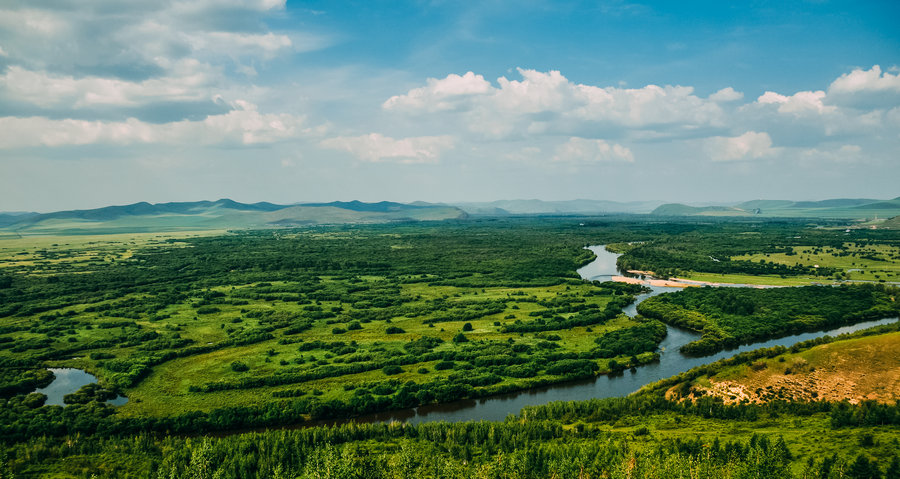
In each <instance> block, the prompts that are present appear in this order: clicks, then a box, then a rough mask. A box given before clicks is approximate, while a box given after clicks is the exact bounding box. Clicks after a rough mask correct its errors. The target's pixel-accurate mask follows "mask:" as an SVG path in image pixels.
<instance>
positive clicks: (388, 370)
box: [381, 364, 403, 376]
mask: <svg viewBox="0 0 900 479" xmlns="http://www.w3.org/2000/svg"><path fill="white" fill-rule="evenodd" d="M381 372H383V373H384V374H387V375H388V376H393V375H394V374H400V373H402V372H403V368H401V367H400V366H397V365H396V364H392V365H390V366H385V367H383V368H381Z"/></svg>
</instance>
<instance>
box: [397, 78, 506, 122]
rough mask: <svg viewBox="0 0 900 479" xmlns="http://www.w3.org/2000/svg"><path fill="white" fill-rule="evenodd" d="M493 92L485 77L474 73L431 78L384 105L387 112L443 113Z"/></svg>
mask: <svg viewBox="0 0 900 479" xmlns="http://www.w3.org/2000/svg"><path fill="white" fill-rule="evenodd" d="M490 90H491V84H490V83H489V82H487V81H486V80H485V79H484V77H483V76H481V75H476V74H474V73H472V72H467V73H466V74H464V75H462V76H460V75H456V74H452V73H451V74H450V75H447V77H446V78H443V79H440V80H439V79H436V78H429V79H428V80H426V85H425V86H423V87H420V88H414V89H412V90H410V91H409V92H408V93H407V94H405V95H397V96H392V97H391V98H388V100H387V101H385V102H384V104H383V105H382V106H383V108H385V109H386V110H408V111H431V112H433V111H442V110H450V109H453V108H455V107H456V105H457V102H458V101H459V100H460V99H462V98H464V97H466V96H469V95H482V94H485V93H488V92H489V91H490Z"/></svg>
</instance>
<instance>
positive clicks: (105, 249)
mask: <svg viewBox="0 0 900 479" xmlns="http://www.w3.org/2000/svg"><path fill="white" fill-rule="evenodd" d="M550 231H552V230H550ZM503 232H504V230H498V229H496V228H495V227H493V226H491V227H487V228H485V229H483V230H476V231H468V230H467V231H466V233H464V234H462V235H459V236H453V235H449V236H448V235H444V234H442V233H440V232H437V235H435V234H436V233H435V232H433V231H431V230H429V229H427V228H426V229H424V230H423V229H420V228H408V229H407V230H404V229H403V228H399V227H398V228H387V227H384V228H378V227H372V228H361V229H359V228H310V229H303V230H292V231H274V232H263V233H253V234H240V233H239V234H222V233H221V232H219V233H218V234H216V233H215V232H202V233H191V234H187V233H183V234H182V233H177V234H176V233H172V234H127V235H108V236H68V237H43V236H38V237H29V238H19V239H5V240H2V241H0V275H2V277H0V280H3V281H2V282H0V283H2V286H3V287H5V288H6V290H5V293H6V294H7V295H8V299H9V301H8V302H6V303H5V304H4V307H5V308H6V309H5V312H4V313H3V314H4V315H5V316H6V317H5V318H4V319H3V320H2V321H3V322H2V326H3V328H2V329H0V360H3V359H4V358H7V359H10V360H13V359H16V360H18V359H27V360H30V361H35V360H37V361H40V364H42V365H44V366H47V367H73V368H79V369H84V370H86V371H88V372H90V373H92V374H95V375H96V376H97V377H98V378H99V379H100V383H101V385H103V386H105V387H107V388H109V389H113V390H116V391H118V392H120V393H123V394H125V395H127V396H128V397H129V399H130V400H129V402H128V403H127V404H126V405H124V406H122V407H120V408H118V409H119V415H120V416H125V417H142V416H158V417H161V416H171V415H177V414H183V413H186V412H189V411H205V412H208V411H211V410H213V409H218V408H229V407H243V406H247V405H264V404H267V403H273V402H282V401H284V400H285V398H296V397H303V398H305V399H308V400H310V401H313V402H317V403H327V402H329V401H347V400H348V398H355V399H357V403H356V404H357V407H358V408H359V410H363V409H365V410H366V411H370V410H371V409H372V408H375V409H383V408H390V407H409V406H412V405H416V404H420V403H429V402H435V401H438V402H440V401H445V400H451V399H457V398H461V397H466V396H468V395H470V394H474V395H476V396H479V395H487V394H491V393H497V392H506V391H510V390H520V389H526V388H529V387H533V386H535V385H538V384H548V383H553V382H560V381H565V380H570V379H574V378H579V377H585V375H592V374H597V373H604V372H609V371H611V370H612V369H613V368H616V367H627V366H630V365H638V364H642V363H645V362H648V361H652V360H653V359H654V355H653V353H652V351H653V350H654V349H655V345H656V343H658V341H659V340H660V339H661V338H658V339H656V340H655V342H652V341H651V342H650V343H647V344H644V345H642V346H640V347H638V348H636V347H632V345H631V343H629V341H630V340H615V341H612V342H609V341H607V343H605V344H604V345H602V347H601V346H598V341H599V340H601V339H603V338H604V337H605V336H606V335H607V334H608V333H612V332H625V331H627V332H630V331H632V330H634V328H637V327H639V326H642V325H645V324H646V323H647V322H646V321H643V320H634V319H630V318H628V317H627V316H625V315H624V314H622V313H621V309H620V308H621V306H622V305H623V304H625V303H622V301H625V302H626V303H627V299H626V298H627V294H626V293H625V292H624V291H626V290H628V288H627V287H621V288H620V287H613V286H609V287H607V286H600V285H598V284H592V283H587V282H583V281H580V280H576V279H574V278H573V277H572V276H574V270H575V269H576V268H577V267H578V266H579V265H580V264H581V263H583V262H584V261H585V260H586V259H587V257H586V256H584V250H582V249H581V246H582V245H583V244H578V243H575V244H573V245H567V246H565V247H563V248H561V249H560V248H559V245H558V244H556V241H557V240H556V239H555V234H554V233H552V232H551V233H548V232H547V230H543V229H539V230H537V231H536V232H533V233H531V234H532V236H531V237H530V239H529V238H528V237H526V238H525V239H524V241H525V242H530V243H529V244H527V245H526V248H531V251H528V252H527V254H524V255H522V254H520V258H516V257H515V255H513V254H512V253H513V252H518V251H519V250H521V243H522V242H523V237H522V236H511V235H507V236H502V237H501V236H498V234H499V233H503ZM437 243H441V244H437ZM554 244H555V245H556V246H555V247H556V248H557V249H556V250H555V251H552V250H548V249H547V248H548V247H551V248H552V247H554V246H553V245H554ZM548 251H552V252H551V253H550V255H549V256H548V255H547V252H548ZM572 253H574V255H572ZM570 255H572V256H575V258H574V260H573V258H572V256H570ZM517 261H518V262H519V263H523V264H519V263H517ZM532 264H533V265H534V266H531V265H532ZM504 269H506V270H510V271H514V273H512V274H510V273H503V274H501V272H502V271H503V270H504ZM542 269H543V270H542ZM515 275H520V277H519V278H518V279H517V278H516V277H515ZM623 288H624V289H623ZM632 290H633V291H632V292H635V291H637V289H634V288H633V287H632ZM613 301H616V305H615V306H614V305H612V304H611V302H613ZM660 327H661V325H660ZM635 331H636V330H635ZM629 334H631V333H629ZM481 356H487V357H488V359H483V358H481ZM567 361H568V362H567ZM563 365H568V366H571V367H566V366H563ZM554 367H555V368H556V369H551V368H554ZM584 368H586V369H584ZM409 384H412V385H418V386H417V387H419V388H424V389H426V390H428V391H432V390H433V391H435V392H434V394H436V396H435V395H434V394H432V393H431V392H428V391H425V392H421V393H420V394H419V395H418V396H416V397H415V398H412V399H409V398H407V399H403V400H402V402H400V401H401V400H400V399H397V398H398V397H399V396H400V395H401V393H402V392H401V391H399V390H400V389H401V386H402V385H409ZM407 389H409V388H407ZM413 391H414V392H415V391H416V389H413Z"/></svg>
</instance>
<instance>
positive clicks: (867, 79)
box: [828, 65, 900, 108]
mask: <svg viewBox="0 0 900 479" xmlns="http://www.w3.org/2000/svg"><path fill="white" fill-rule="evenodd" d="M828 100H829V101H830V102H831V103H834V104H838V105H845V106H851V107H857V108H885V107H891V106H897V105H900V74H895V75H891V74H890V73H889V72H882V71H881V67H880V66H879V65H874V66H873V67H872V68H871V69H869V70H862V69H859V68H857V69H855V70H853V71H852V72H850V73H845V74H843V75H841V76H840V77H838V78H837V79H836V80H834V81H833V82H832V83H831V85H830V86H829V87H828Z"/></svg>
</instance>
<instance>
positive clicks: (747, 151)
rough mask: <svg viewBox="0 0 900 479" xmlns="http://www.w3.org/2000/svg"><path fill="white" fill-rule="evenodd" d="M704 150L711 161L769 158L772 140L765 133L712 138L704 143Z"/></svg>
mask: <svg viewBox="0 0 900 479" xmlns="http://www.w3.org/2000/svg"><path fill="white" fill-rule="evenodd" d="M705 149H706V151H707V153H708V154H709V156H710V158H711V159H712V160H713V161H739V160H747V159H756V158H762V157H766V156H770V155H772V154H773V153H775V152H776V149H775V148H772V138H770V137H769V134H768V133H766V132H756V131H748V132H746V133H744V134H743V135H740V136H735V137H723V136H718V137H712V138H708V139H707V140H706V141H705Z"/></svg>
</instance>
